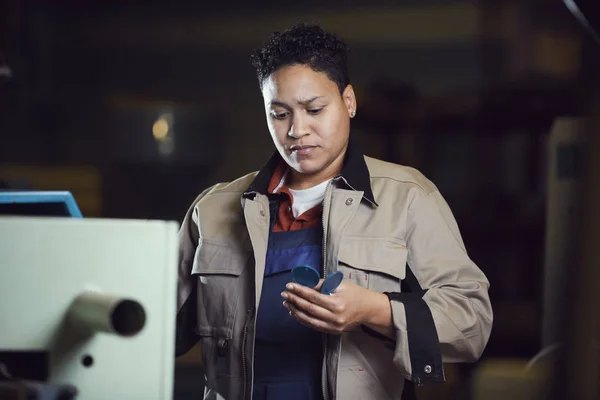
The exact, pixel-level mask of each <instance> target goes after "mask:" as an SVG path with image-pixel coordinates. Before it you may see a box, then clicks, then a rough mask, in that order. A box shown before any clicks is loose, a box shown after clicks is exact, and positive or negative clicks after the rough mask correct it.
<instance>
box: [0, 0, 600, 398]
mask: <svg viewBox="0 0 600 400" xmlns="http://www.w3.org/2000/svg"><path fill="white" fill-rule="evenodd" d="M578 3H579V4H581V6H582V8H583V9H584V10H586V11H588V12H591V11H590V10H592V8H591V4H592V1H591V0H588V1H586V2H578ZM584 3H585V4H584ZM0 4H1V6H0V7H1V8H0V27H1V31H0V33H1V36H0V40H1V42H0V52H1V53H2V56H3V57H2V58H1V59H0V66H1V65H2V64H3V63H4V64H6V65H7V66H9V67H10V71H11V76H10V77H9V76H4V77H0V82H1V83H0V107H1V111H0V180H3V184H4V186H7V187H10V188H37V189H61V190H64V189H66V190H71V191H72V192H73V193H74V195H75V197H76V199H77V201H78V202H79V205H80V207H81V208H82V211H83V213H84V215H85V216H87V217H110V218H160V219H174V220H181V218H182V217H183V215H184V213H185V212H186V210H187V207H188V206H189V205H190V203H191V202H192V200H193V199H194V198H195V197H196V195H197V194H198V193H200V192H201V191H202V190H203V189H204V188H206V187H207V186H209V185H211V184H213V183H216V182H219V181H225V180H231V179H234V178H236V177H237V176H239V175H242V174H245V173H248V172H250V171H252V170H256V169H258V168H260V166H261V165H262V164H263V163H264V162H265V160H266V159H267V157H268V156H269V155H270V154H271V152H272V151H273V149H274V148H273V146H272V144H271V139H270V136H269V134H268V131H267V129H266V124H265V121H264V109H263V105H262V99H261V96H260V92H259V90H258V84H257V81H256V78H255V75H254V71H253V70H252V67H251V65H250V63H249V54H250V52H251V50H252V49H253V48H255V47H257V46H260V44H261V42H262V40H264V39H265V38H266V36H267V35H268V34H269V33H270V32H271V31H273V30H281V29H285V28H287V27H289V26H291V25H292V24H294V23H296V22H298V21H300V20H306V21H310V22H317V23H321V24H322V25H323V26H324V27H325V28H326V29H329V30H332V31H335V32H337V33H339V34H340V35H341V36H342V37H344V38H345V39H346V40H347V42H348V44H349V46H350V48H351V53H350V71H351V79H352V83H353V85H354V86H355V90H356V92H357V96H358V112H357V117H356V119H355V120H354V122H353V126H352V134H353V135H354V136H355V137H356V138H357V140H358V141H359V142H360V143H361V144H362V145H363V146H364V149H365V152H366V154H367V155H370V156H373V157H377V158H382V159H385V160H388V161H392V162H396V163H400V164H405V165H410V166H413V167H416V168H418V169H419V170H421V171H422V172H423V173H425V175H426V176H427V177H428V178H430V179H431V180H433V182H434V183H435V184H436V185H437V186H438V187H439V188H440V190H441V192H442V194H443V195H444V196H445V197H446V199H447V201H448V203H449V204H450V206H451V208H452V210H453V211H454V213H455V216H456V219H457V220H458V223H459V225H460V228H461V231H462V234H463V236H464V240H465V243H466V246H467V249H468V250H469V253H470V255H471V257H472V258H473V260H474V261H475V262H476V263H477V264H478V265H479V266H480V267H481V269H482V270H483V271H484V272H485V273H486V274H487V276H488V278H489V279H490V281H491V283H492V285H491V291H490V295H491V298H492V302H493V306H494V310H495V323H494V330H493V334H492V337H491V339H490V342H489V345H488V347H487V349H486V352H485V354H484V357H483V360H482V362H481V363H479V364H475V365H468V366H450V367H448V368H449V372H448V374H449V375H448V377H449V382H450V384H448V385H446V386H445V387H444V389H443V390H442V389H439V390H441V391H440V392H435V393H436V396H437V397H436V398H459V397H460V398H462V397H465V396H467V393H469V389H468V387H467V383H468V382H470V381H469V380H468V377H470V376H472V373H473V371H474V370H475V369H476V368H478V366H480V365H481V364H482V363H485V362H487V361H488V360H528V359H530V358H531V357H533V356H534V355H535V354H537V353H538V352H539V351H540V349H541V347H542V343H541V337H542V332H541V330H542V307H543V303H542V300H543V278H544V246H545V231H546V225H547V223H548V219H547V215H546V205H547V200H548V197H547V190H546V189H547V182H548V179H549V175H548V171H549V169H548V165H549V164H548V156H549V148H548V138H549V134H550V131H551V129H552V126H553V123H554V121H555V120H556V118H558V117H578V116H581V115H587V114H586V113H589V109H590V108H589V107H590V102H589V99H590V96H591V93H593V88H594V87H597V86H594V82H596V81H597V79H598V75H597V74H596V73H595V70H593V68H590V67H589V65H598V64H597V59H598V56H597V55H596V52H595V51H596V48H595V45H594V43H593V41H592V39H591V35H589V34H587V33H586V31H585V30H584V29H583V28H582V26H581V24H580V23H579V22H578V21H577V19H576V18H575V17H574V16H573V15H572V14H571V13H570V12H569V10H568V9H567V8H566V7H565V5H564V4H563V3H562V2H560V1H542V0H539V1H510V0H506V1H500V0H498V1H447V0H446V1H445V0H420V1H416V0H414V1H413V0H394V1H392V0H389V1H384V0H375V1H368V2H367V1H359V0H352V1H346V2H345V4H344V6H340V5H337V4H334V2H328V1H323V0H320V1H316V0H306V1H303V2H295V3H294V2H292V3H290V2H281V1H272V0H268V1H262V2H260V4H255V2H248V1H241V0H236V1H231V2H207V3H206V4H204V3H201V2H184V1H171V2H169V4H167V3H163V2H156V1H133V0H131V1H102V2H98V1H97V2H94V1H16V0H8V1H4V2H2V3H0ZM588 15H589V16H590V17H589V18H590V20H591V21H594V20H595V21H598V20H597V19H594V18H596V17H594V16H593V15H592V14H588ZM596 15H597V14H596ZM594 62H596V64H593V63H594ZM586 65H587V67H586ZM164 115H168V119H169V121H171V131H170V134H169V136H168V138H167V139H166V140H162V141H161V140H157V139H155V137H153V124H155V122H156V121H157V120H158V119H160V118H161V116H164ZM486 365H487V364H486ZM200 380H201V376H200V375H199V372H198V367H197V366H196V363H195V359H194V355H193V354H192V355H191V356H189V358H187V359H184V360H182V361H180V362H179V364H178V372H177V393H178V396H177V398H182V399H183V398H188V395H189V396H191V398H194V397H193V395H191V394H189V393H192V392H194V391H196V390H197V389H198V388H199V387H200V384H199V383H198V382H199V381H200ZM436 390H438V389H436ZM186 393H187V394H186ZM422 396H424V397H423V398H425V397H426V396H427V393H425V394H423V395H422ZM442 396H445V397H442ZM196 398H197V397H196Z"/></svg>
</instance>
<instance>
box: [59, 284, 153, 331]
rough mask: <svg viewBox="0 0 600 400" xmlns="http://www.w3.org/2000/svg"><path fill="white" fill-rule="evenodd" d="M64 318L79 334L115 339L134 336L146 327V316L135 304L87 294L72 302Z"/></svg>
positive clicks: (92, 293) (117, 298)
mask: <svg viewBox="0 0 600 400" xmlns="http://www.w3.org/2000/svg"><path fill="white" fill-rule="evenodd" d="M68 318H69V321H70V322H71V323H72V324H73V325H75V326H77V327H78V328H80V329H82V330H86V331H88V332H107V333H112V334H115V335H118V336H135V335H137V334H138V333H139V332H140V331H141V330H142V329H143V328H144V325H145V324H146V312H145V310H144V307H142V305H141V304H140V303H138V302H137V301H135V300H131V299H126V298H122V297H120V296H113V295H109V294H105V293H101V292H97V291H91V290H86V291H84V292H82V293H80V294H79V295H78V296H77V297H76V298H75V300H74V301H73V303H72V304H71V307H70V309H69V315H68Z"/></svg>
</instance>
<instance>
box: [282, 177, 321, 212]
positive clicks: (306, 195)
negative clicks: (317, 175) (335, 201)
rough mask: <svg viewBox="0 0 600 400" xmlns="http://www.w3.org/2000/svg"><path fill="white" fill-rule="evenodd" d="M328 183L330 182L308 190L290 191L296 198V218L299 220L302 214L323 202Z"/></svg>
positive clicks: (294, 203) (294, 204)
mask: <svg viewBox="0 0 600 400" xmlns="http://www.w3.org/2000/svg"><path fill="white" fill-rule="evenodd" d="M328 183H329V181H328V180H327V181H325V182H323V183H319V184H318V185H317V186H313V187H311V188H308V189H302V190H294V189H289V190H290V193H291V194H292V196H294V199H293V201H292V212H293V214H294V218H298V216H299V215H302V213H304V212H305V211H307V210H310V209H311V208H313V207H314V206H316V205H319V204H321V203H322V202H323V199H324V198H325V190H326V189H327V184H328Z"/></svg>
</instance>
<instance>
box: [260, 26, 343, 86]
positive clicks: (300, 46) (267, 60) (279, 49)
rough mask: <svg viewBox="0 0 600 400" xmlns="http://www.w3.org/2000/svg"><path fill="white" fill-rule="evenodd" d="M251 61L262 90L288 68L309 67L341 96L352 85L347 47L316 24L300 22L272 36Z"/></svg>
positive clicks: (335, 36) (339, 39)
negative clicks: (326, 77)
mask: <svg viewBox="0 0 600 400" xmlns="http://www.w3.org/2000/svg"><path fill="white" fill-rule="evenodd" d="M251 61H252V65H253V66H254V67H255V68H256V75H257V77H258V82H259V84H260V87H261V89H262V85H263V83H264V81H265V80H266V79H267V78H268V77H269V76H270V75H271V74H272V73H273V72H275V71H277V70H278V69H279V68H281V67H285V66H288V65H307V66H309V67H310V68H312V69H313V71H317V72H324V73H325V74H326V75H327V76H328V77H329V79H331V80H332V81H333V82H335V84H336V85H337V86H338V88H339V90H340V93H343V91H344V89H345V88H346V86H348V85H349V84H350V77H349V76H348V47H347V45H346V43H344V41H343V40H342V39H341V38H339V37H338V36H337V35H335V34H333V33H329V32H326V31H324V30H323V29H322V28H321V27H320V26H318V25H314V24H307V23H305V22H301V23H299V24H297V25H294V26H293V27H291V28H289V29H287V30H285V31H283V32H274V33H272V34H271V35H270V36H269V38H268V39H267V41H266V42H265V43H264V45H263V47H262V48H260V49H258V50H255V51H254V53H253V54H252V56H251Z"/></svg>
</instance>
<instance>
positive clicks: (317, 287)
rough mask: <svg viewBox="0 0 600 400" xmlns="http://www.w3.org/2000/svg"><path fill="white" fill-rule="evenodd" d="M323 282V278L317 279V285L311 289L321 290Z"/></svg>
mask: <svg viewBox="0 0 600 400" xmlns="http://www.w3.org/2000/svg"><path fill="white" fill-rule="evenodd" d="M323 282H325V279H319V283H317V286H315V287H314V288H313V289H315V290H321V286H322V285H323Z"/></svg>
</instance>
